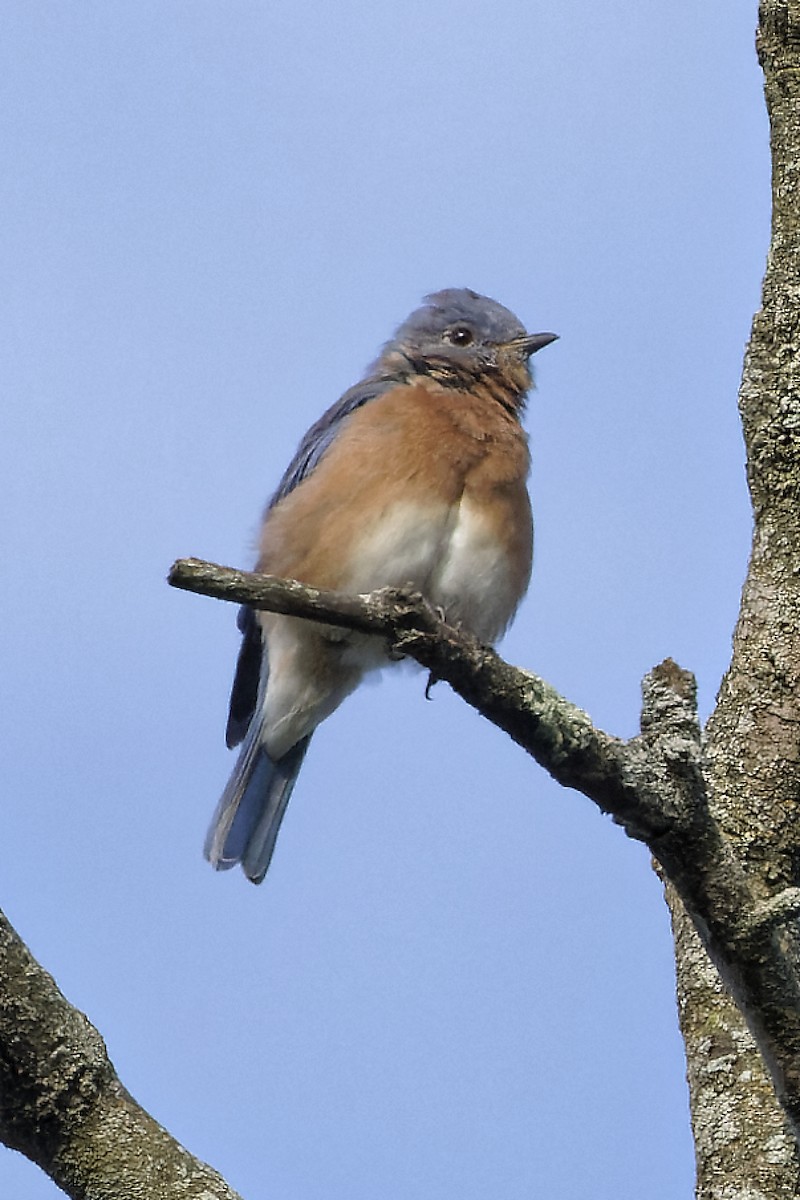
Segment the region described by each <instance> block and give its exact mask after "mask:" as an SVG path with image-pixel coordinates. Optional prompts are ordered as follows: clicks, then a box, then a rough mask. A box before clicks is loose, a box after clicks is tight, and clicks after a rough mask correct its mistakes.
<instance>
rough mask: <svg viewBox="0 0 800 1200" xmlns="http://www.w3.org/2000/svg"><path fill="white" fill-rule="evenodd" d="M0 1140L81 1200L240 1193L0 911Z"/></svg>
mask: <svg viewBox="0 0 800 1200" xmlns="http://www.w3.org/2000/svg"><path fill="white" fill-rule="evenodd" d="M0 980H2V982H3V986H2V990H1V991H0V1139H2V1141H3V1142H5V1144H6V1145H7V1146H10V1147H11V1149H12V1150H20V1151H21V1152H22V1153H23V1154H25V1155H27V1156H28V1158H30V1159H32V1161H33V1162H35V1163H36V1164H37V1165H38V1166H40V1167H41V1168H42V1170H43V1171H46V1172H47V1174H48V1175H49V1176H50V1178H51V1179H52V1180H53V1181H54V1182H55V1183H57V1184H58V1186H59V1187H60V1188H62V1189H63V1190H64V1191H65V1192H66V1193H67V1195H69V1196H73V1197H75V1200H240V1198H239V1197H238V1196H237V1194H236V1192H234V1191H233V1189H232V1188H230V1187H228V1185H227V1184H226V1183H225V1181H224V1179H222V1178H221V1177H220V1176H219V1175H218V1174H217V1173H216V1171H214V1170H212V1169H211V1167H207V1166H206V1164H205V1163H202V1162H200V1161H199V1160H198V1159H196V1158H193V1157H192V1155H191V1154H189V1153H188V1151H186V1150H184V1148H183V1146H181V1145H179V1143H178V1142H176V1141H175V1139H174V1138H172V1137H170V1135H169V1134H168V1133H167V1132H166V1130H165V1129H162V1127H161V1126H160V1125H159V1124H157V1122H156V1121H154V1120H153V1118H152V1117H151V1116H149V1115H148V1114H147V1113H146V1112H145V1111H144V1109H142V1108H140V1107H139V1105H138V1104H137V1103H136V1101H135V1100H134V1099H133V1097H132V1096H130V1095H129V1094H128V1092H126V1090H125V1088H124V1087H123V1086H122V1084H121V1083H120V1081H119V1079H118V1078H117V1074H116V1072H115V1070H114V1067H113V1066H112V1064H111V1062H110V1060H109V1058H108V1055H107V1053H106V1048H105V1045H104V1043H103V1039H102V1038H101V1037H100V1034H99V1033H98V1032H97V1030H96V1029H95V1028H94V1026H93V1025H91V1024H90V1023H89V1021H88V1020H87V1019H86V1017H85V1016H84V1015H83V1013H80V1012H78V1010H77V1009H75V1008H73V1007H72V1006H71V1005H70V1004H68V1003H67V1001H66V1000H65V999H64V997H63V996H62V994H61V992H60V991H59V990H58V988H57V987H56V985H55V982H54V981H53V979H52V978H51V977H50V976H49V975H48V974H47V972H46V971H43V970H42V968H41V967H40V966H39V964H38V963H37V962H36V960H35V959H34V958H33V956H32V955H31V953H30V951H29V950H28V949H27V948H26V947H25V946H24V945H23V943H22V941H21V940H20V938H19V937H18V935H17V934H16V933H15V931H14V930H13V929H12V927H11V925H10V924H9V922H8V921H7V919H6V918H5V916H4V915H3V914H2V913H0Z"/></svg>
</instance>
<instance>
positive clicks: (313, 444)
mask: <svg viewBox="0 0 800 1200" xmlns="http://www.w3.org/2000/svg"><path fill="white" fill-rule="evenodd" d="M396 383H397V380H396V379H394V378H391V377H384V378H377V379H362V381H361V383H357V384H356V385H355V387H351V388H350V390H349V391H347V392H345V394H344V395H343V396H340V397H339V399H338V400H337V401H336V403H335V404H332V405H331V407H330V408H329V409H328V410H327V412H324V413H323V414H322V416H321V417H320V419H319V420H318V421H316V422H315V423H314V424H313V425H312V426H311V428H310V429H309V431H308V433H307V434H306V435H305V437H304V438H303V440H302V441H301V443H300V445H299V446H298V447H297V451H296V453H295V456H294V458H293V459H292V461H291V462H290V463H289V466H288V467H287V468H286V471H285V472H284V475H283V479H281V481H280V483H279V484H278V487H277V490H276V491H275V494H274V496H273V497H272V499H271V500H270V502H269V504H268V505H267V511H269V509H271V508H274V506H275V505H276V504H277V503H278V501H280V500H283V498H284V497H285V496H288V495H289V493H290V492H293V491H294V489H295V488H296V487H297V485H298V483H302V481H303V480H304V479H305V478H306V477H307V476H308V475H310V474H311V472H312V471H313V470H314V469H315V468H316V467H318V466H319V464H320V462H321V460H322V458H323V455H324V454H325V451H326V450H327V449H328V447H329V446H331V445H332V443H333V441H334V439H335V438H336V435H337V434H338V433H339V431H340V430H341V427H342V424H343V423H344V422H345V421H346V420H347V418H348V417H349V416H350V415H351V414H352V413H354V412H355V411H356V409H358V408H362V407H363V406H364V405H365V404H368V403H369V401H370V400H374V399H375V398H376V397H377V396H381V395H383V394H384V392H388V391H389V389H390V388H392V387H394V386H395V385H396Z"/></svg>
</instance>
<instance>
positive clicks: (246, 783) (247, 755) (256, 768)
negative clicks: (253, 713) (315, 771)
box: [205, 719, 311, 883]
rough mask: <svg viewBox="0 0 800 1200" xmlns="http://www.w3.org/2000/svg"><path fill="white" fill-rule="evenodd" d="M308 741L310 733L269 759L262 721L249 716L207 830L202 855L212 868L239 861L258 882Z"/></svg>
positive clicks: (232, 864)
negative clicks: (230, 771) (262, 731)
mask: <svg viewBox="0 0 800 1200" xmlns="http://www.w3.org/2000/svg"><path fill="white" fill-rule="evenodd" d="M310 741H311V734H310V733H309V734H307V736H306V737H304V738H301V740H300V741H299V742H297V744H296V745H294V746H292V748H291V750H287V752H286V754H284V756H283V757H282V758H279V759H277V760H273V759H271V758H270V756H269V755H268V754H267V752H266V750H265V749H264V746H263V744H262V742H261V727H260V722H259V721H258V720H257V719H255V720H253V721H252V722H251V724H250V728H249V730H248V732H247V734H246V736H245V739H244V742H243V743H242V748H241V750H240V752H239V757H238V759H237V760H236V766H235V767H234V768H233V774H232V775H231V777H230V779H229V780H228V784H227V787H226V788H225V791H224V792H223V793H222V796H221V797H220V801H219V804H218V805H217V810H216V812H215V813H214V817H213V819H212V821H211V827H210V828H209V831H208V834H207V836H206V844H205V856H206V858H207V859H208V861H209V862H210V863H211V865H212V867H214V869H215V870H217V871H226V870H228V869H229V868H230V867H233V866H235V865H236V863H241V864H242V870H243V871H244V873H245V875H246V876H247V878H248V879H250V880H252V882H253V883H261V881H262V879H263V878H264V876H265V875H266V873H267V867H268V866H269V862H270V859H271V858H272V852H273V850H274V849H275V839H276V838H277V836H278V830H279V829H280V826H281V821H282V820H283V814H284V813H285V812H286V805H287V804H288V803H289V797H290V796H291V794H292V788H293V787H294V784H295V780H296V779H297V775H298V772H299V770H300V767H301V766H302V765H303V759H304V758H305V754H306V750H307V749H308V743H309V742H310Z"/></svg>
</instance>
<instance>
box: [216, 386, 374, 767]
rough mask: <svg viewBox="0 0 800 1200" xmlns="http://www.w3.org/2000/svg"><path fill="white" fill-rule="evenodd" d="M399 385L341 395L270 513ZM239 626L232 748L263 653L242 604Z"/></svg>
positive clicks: (312, 432)
mask: <svg viewBox="0 0 800 1200" xmlns="http://www.w3.org/2000/svg"><path fill="white" fill-rule="evenodd" d="M396 383H397V380H396V379H392V378H388V377H384V378H373V379H364V380H362V381H361V383H357V384H356V385H355V387H351V388H350V390H349V391H347V392H345V393H344V395H343V396H340V397H339V399H338V400H337V401H336V403H335V404H332V405H331V407H330V408H329V409H328V410H327V412H324V413H323V414H322V416H321V417H320V419H319V420H318V421H317V422H316V423H315V424H314V425H312V426H311V428H310V429H309V431H308V433H307V434H306V435H305V437H304V438H303V440H302V441H301V443H300V445H299V446H298V447H297V452H296V453H295V456H294V458H293V459H292V461H291V462H290V463H289V466H288V467H287V468H286V471H285V472H284V475H283V478H282V479H281V481H280V483H279V484H278V488H277V490H276V492H275V494H274V496H273V497H272V498H271V500H270V502H269V504H268V505H267V512H269V510H270V509H271V508H274V507H275V505H276V504H277V503H278V502H279V501H280V500H283V499H284V497H285V496H288V495H289V493H290V492H293V491H294V489H295V488H296V487H297V485H298V484H299V483H302V481H303V480H304V479H306V478H307V477H308V476H309V475H310V474H311V472H312V471H313V470H315V468H316V467H317V466H318V465H319V463H320V461H321V460H322V458H323V456H324V454H325V451H326V450H327V449H328V447H329V446H330V445H332V443H333V441H334V439H335V437H336V435H337V434H338V433H339V431H340V430H341V428H342V425H343V423H344V422H345V421H346V420H347V418H348V417H349V416H350V415H351V413H354V412H355V411H356V409H358V408H361V407H362V406H363V405H364V404H368V403H369V401H370V400H374V399H375V398H376V396H380V395H382V394H383V393H384V392H387V391H388V390H389V389H390V388H391V387H394V385H395V384H396ZM237 624H238V626H239V629H240V631H241V634H242V644H241V648H240V650H239V658H238V660H237V663H236V674H235V675H234V679H233V687H232V688H231V700H230V708H229V711H228V725H227V729H226V731H225V741H226V742H227V744H228V746H230V747H233V746H238V745H239V743H240V742H241V741H242V740H243V738H244V736H245V734H246V733H247V730H248V727H249V725H250V722H251V721H252V719H253V715H254V713H255V711H256V706H257V702H258V684H259V678H260V675H261V667H262V656H263V654H264V644H263V641H262V638H261V630H260V628H259V625H258V622H257V621H256V618H255V613H254V612H253V610H252V609H251V608H248V607H247V606H246V605H243V606H242V608H240V609H239V615H238V618H237Z"/></svg>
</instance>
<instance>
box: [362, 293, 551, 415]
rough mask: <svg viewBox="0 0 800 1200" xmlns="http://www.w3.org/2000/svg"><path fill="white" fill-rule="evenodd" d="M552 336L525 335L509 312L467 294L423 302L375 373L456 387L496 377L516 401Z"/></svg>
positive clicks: (439, 295)
mask: <svg viewBox="0 0 800 1200" xmlns="http://www.w3.org/2000/svg"><path fill="white" fill-rule="evenodd" d="M557 336H558V335H557V334H555V333H527V332H526V330H525V326H524V325H523V324H522V322H521V321H520V320H519V318H518V317H515V316H514V314H513V313H512V312H510V311H509V310H508V309H507V308H504V307H503V305H502V304H498V303H497V301H496V300H490V299H489V298H488V296H480V295H478V293H477V292H473V291H470V289H469V288H447V289H445V290H444V291H441V292H434V293H433V294H432V295H430V296H426V297H425V303H424V304H423V305H422V307H421V308H418V309H415V311H414V312H413V313H412V314H411V316H410V317H408V318H407V319H406V320H405V321H404V322H403V324H402V325H401V326H400V327H399V329H398V330H397V332H396V333H395V335H394V337H393V338H392V340H391V341H390V342H387V343H386V345H385V346H384V348H383V350H382V352H381V355H380V358H379V359H378V361H377V363H376V364H375V368H377V370H378V371H379V372H380V373H389V374H391V373H393V372H395V371H398V370H403V369H405V370H407V369H408V367H409V366H410V367H411V369H412V371H413V372H414V373H417V374H424V375H432V376H434V377H438V378H440V379H441V380H442V381H443V382H447V383H452V384H453V385H454V386H460V387H464V386H469V385H470V383H472V382H473V381H475V380H478V379H483V378H486V377H495V378H496V380H497V381H498V382H499V383H502V384H503V385H504V386H505V387H506V388H508V389H510V390H511V391H512V392H513V393H514V394H515V395H517V396H519V397H524V394H525V392H527V390H528V389H529V388H530V386H531V371H530V357H531V355H532V354H535V353H536V351H537V350H541V349H542V347H543V346H548V345H549V344H550V342H553V341H555V339H556V337H557Z"/></svg>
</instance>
